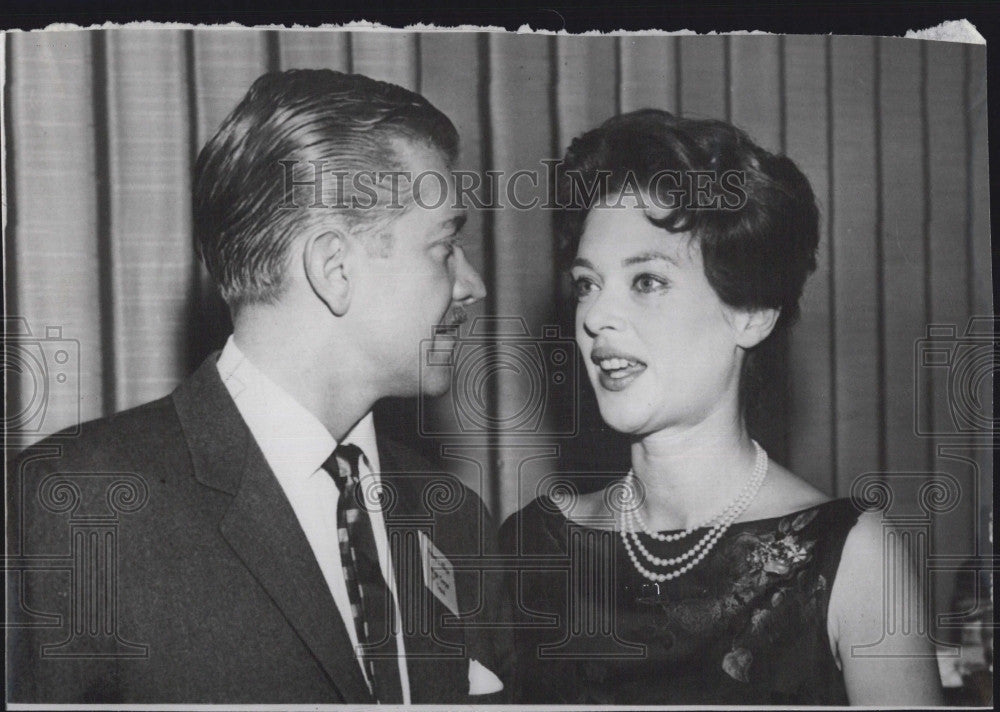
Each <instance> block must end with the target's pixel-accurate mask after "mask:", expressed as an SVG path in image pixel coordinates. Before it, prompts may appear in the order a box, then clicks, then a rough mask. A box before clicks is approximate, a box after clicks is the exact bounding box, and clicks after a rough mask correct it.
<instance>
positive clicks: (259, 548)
mask: <svg viewBox="0 0 1000 712" xmlns="http://www.w3.org/2000/svg"><path fill="white" fill-rule="evenodd" d="M216 359H217V355H216V354H213V355H212V356H210V357H209V358H208V360H206V362H205V363H204V364H203V365H202V366H201V368H199V369H198V371H197V372H196V373H195V374H194V375H193V376H192V378H191V379H189V380H188V381H187V382H185V383H184V384H183V385H182V386H181V387H180V388H178V389H177V391H175V393H174V404H175V407H176V408H177V412H178V416H179V418H180V420H181V424H182V427H183V429H184V432H185V437H186V438H187V440H188V447H189V449H190V451H191V458H192V462H193V463H194V468H195V477H196V479H198V481H199V482H201V483H202V484H205V485H207V486H209V487H212V488H214V489H218V490H221V491H224V492H228V493H230V494H232V495H233V501H232V504H231V505H230V507H229V510H228V511H227V512H226V514H225V516H224V517H223V518H222V521H221V522H220V525H219V529H220V532H221V533H222V536H223V537H224V538H225V539H226V541H227V542H228V543H229V545H230V546H231V547H232V548H233V551H235V552H236V554H237V556H238V557H239V558H240V560H241V561H242V562H243V563H244V565H245V566H246V567H247V568H248V569H249V570H250V572H251V573H252V574H253V576H254V577H255V578H256V579H257V581H258V582H260V585H261V586H262V587H263V588H264V590H266V591H267V593H268V595H269V596H270V597H271V598H272V600H273V601H274V602H275V604H276V605H277V606H278V608H279V609H280V610H281V611H282V613H283V614H284V616H285V618H286V619H287V620H288V622H289V624H290V625H291V626H292V628H293V629H294V630H295V632H296V633H297V634H298V636H299V637H300V638H301V640H302V641H303V643H305V645H306V646H308V648H309V649H310V651H311V652H312V653H313V655H314V656H315V657H316V659H317V660H318V661H319V663H320V665H321V666H322V668H323V670H324V671H325V672H326V674H327V675H328V676H329V678H330V680H331V681H332V683H333V685H334V686H335V687H336V689H337V691H338V692H339V694H340V696H341V698H342V699H343V700H344V701H345V702H374V700H373V698H372V697H371V694H370V693H369V691H368V687H367V685H366V684H365V681H364V678H363V677H362V675H361V669H360V668H359V666H358V662H357V659H356V657H355V655H354V650H353V648H352V646H351V640H350V637H349V636H348V634H347V630H346V628H345V627H344V623H343V619H342V618H341V616H340V614H339V612H338V611H337V606H336V604H335V603H334V600H333V596H332V595H331V594H330V590H329V588H328V587H327V585H326V580H325V579H324V578H323V574H322V571H321V570H320V568H319V564H318V563H317V562H316V558H315V556H314V555H313V553H312V548H311V547H310V546H309V541H308V540H307V539H306V536H305V534H304V533H303V531H302V528H301V527H300V526H299V522H298V519H297V518H296V516H295V512H294V510H293V509H292V506H291V504H290V503H289V502H288V499H287V498H286V497H285V493H284V491H283V490H282V489H281V485H280V484H279V483H278V480H277V478H276V477H275V476H274V473H273V472H272V471H271V469H270V467H268V465H267V462H266V460H265V459H264V456H263V454H262V453H261V452H260V448H258V447H257V445H256V442H255V441H254V440H253V437H252V436H251V435H250V432H249V429H248V428H247V427H246V424H245V423H244V422H243V419H242V417H241V416H240V414H239V411H238V410H237V409H236V405H235V404H234V403H233V401H232V399H231V398H230V396H229V392H228V391H227V390H226V388H225V385H223V383H222V379H221V378H220V377H219V375H218V370H217V368H216V365H215V362H216ZM246 625H253V621H246Z"/></svg>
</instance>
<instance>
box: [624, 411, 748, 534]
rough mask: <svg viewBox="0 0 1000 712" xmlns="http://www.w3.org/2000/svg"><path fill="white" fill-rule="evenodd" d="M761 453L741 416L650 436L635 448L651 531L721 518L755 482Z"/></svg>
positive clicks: (636, 468) (634, 463)
mask: <svg viewBox="0 0 1000 712" xmlns="http://www.w3.org/2000/svg"><path fill="white" fill-rule="evenodd" d="M755 458H756V452H755V449H754V446H753V442H752V440H751V439H750V436H749V435H748V434H747V432H746V429H745V428H744V427H743V424H742V422H741V421H740V420H739V419H738V418H734V419H732V421H731V422H730V423H728V424H726V423H711V422H702V423H699V424H698V425H697V426H696V427H693V428H688V429H685V430H683V431H680V430H675V429H666V430H662V431H659V432H656V433H651V434H649V435H647V436H645V437H644V438H642V439H641V440H638V441H637V442H635V443H634V444H633V445H632V470H633V472H634V473H635V476H636V478H637V479H638V480H639V481H640V483H641V491H642V497H643V506H642V509H641V510H640V512H641V513H642V516H643V518H644V519H645V520H646V523H647V525H648V526H649V528H650V529H652V530H669V529H686V528H688V527H692V526H696V525H698V524H702V523H704V522H705V521H706V520H708V519H711V518H712V517H714V516H715V515H717V514H719V513H720V512H722V510H724V509H725V508H726V507H727V506H728V505H729V504H731V503H732V502H733V501H734V500H735V499H736V498H737V497H738V496H739V494H740V492H741V490H742V489H743V487H744V485H746V483H747V481H748V480H749V479H750V477H751V474H752V472H753V468H754V462H755Z"/></svg>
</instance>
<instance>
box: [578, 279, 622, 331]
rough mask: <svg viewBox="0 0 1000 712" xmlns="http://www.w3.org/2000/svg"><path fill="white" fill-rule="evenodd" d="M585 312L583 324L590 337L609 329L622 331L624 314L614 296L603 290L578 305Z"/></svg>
mask: <svg viewBox="0 0 1000 712" xmlns="http://www.w3.org/2000/svg"><path fill="white" fill-rule="evenodd" d="M577 309H582V310H584V312H583V315H582V317H583V318H582V319H581V323H582V324H583V328H584V329H585V330H586V331H587V333H588V334H590V336H597V335H598V334H599V333H600V332H602V331H605V330H607V329H621V327H622V322H623V319H622V314H621V310H620V308H619V305H618V303H617V298H616V297H615V295H614V294H612V293H610V292H608V291H607V290H601V291H599V292H597V293H596V294H593V295H591V296H590V297H589V298H587V299H586V300H584V301H583V302H581V303H580V304H578V305H577Z"/></svg>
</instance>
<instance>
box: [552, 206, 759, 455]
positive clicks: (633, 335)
mask: <svg viewBox="0 0 1000 712" xmlns="http://www.w3.org/2000/svg"><path fill="white" fill-rule="evenodd" d="M611 202H613V201H611ZM623 203H624V204H625V205H626V206H627V207H620V208H612V207H607V208H595V209H593V210H591V211H590V214H589V215H588V217H587V220H586V223H585V224H584V231H583V235H582V237H581V239H580V246H579V249H578V251H577V256H576V260H575V261H574V264H573V268H572V277H573V282H574V287H575V292H576V298H577V308H576V340H577V344H578V345H579V347H580V351H581V353H582V355H583V359H584V363H585V364H586V368H587V373H588V375H589V376H590V381H591V383H592V384H593V386H594V391H595V392H596V394H597V401H598V404H599V406H600V410H601V416H602V417H603V418H604V420H605V422H606V423H607V424H608V425H610V426H611V427H612V428H614V429H615V430H618V431H621V432H624V433H630V434H633V435H646V434H649V433H652V432H658V431H662V430H665V429H667V428H680V429H684V428H686V427H693V426H696V425H697V424H699V423H701V422H703V421H705V420H706V419H707V418H709V417H710V416H711V415H713V414H715V415H722V416H725V415H727V413H725V412H723V411H725V410H726V409H730V410H731V413H730V415H732V416H733V417H735V416H736V408H737V403H738V399H737V392H738V385H739V368H740V359H741V353H740V346H739V344H738V343H737V341H738V340H739V322H740V319H739V318H738V313H737V311H736V310H734V309H732V308H731V307H728V306H727V305H725V304H723V303H722V301H721V300H720V299H719V297H718V296H717V295H716V293H715V291H714V290H713V289H712V287H711V285H710V284H709V283H708V279H707V278H706V277H705V269H704V265H703V263H702V258H701V250H700V249H699V244H698V241H697V240H694V239H691V238H690V236H689V235H687V234H684V233H680V234H677V233H670V232H667V231H666V230H664V229H662V228H659V227H656V226H655V225H653V224H652V223H651V222H650V221H649V220H648V219H647V217H646V214H645V213H644V212H643V210H642V209H640V208H639V207H636V204H635V201H634V200H633V201H632V202H631V203H628V202H625V201H623Z"/></svg>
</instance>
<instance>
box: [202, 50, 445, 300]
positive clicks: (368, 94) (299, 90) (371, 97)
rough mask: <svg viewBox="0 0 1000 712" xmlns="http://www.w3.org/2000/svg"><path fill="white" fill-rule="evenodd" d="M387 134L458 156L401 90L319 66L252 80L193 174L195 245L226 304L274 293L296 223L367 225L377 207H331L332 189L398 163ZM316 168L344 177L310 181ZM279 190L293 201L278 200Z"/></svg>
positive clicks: (423, 105)
mask: <svg viewBox="0 0 1000 712" xmlns="http://www.w3.org/2000/svg"><path fill="white" fill-rule="evenodd" d="M399 139H403V140H404V141H410V142H415V143H417V144H419V145H423V146H427V147H430V148H432V149H434V150H437V151H439V153H440V155H441V156H442V158H443V160H444V162H445V163H446V164H450V163H451V162H453V161H454V160H455V157H456V154H457V153H458V132H457V130H456V129H455V126H454V124H453V123H452V122H451V120H450V119H448V117H447V116H445V115H444V114H443V113H441V111H439V110H438V109H436V108H435V107H434V106H433V105H432V104H431V103H430V102H429V101H427V100H426V99H425V98H424V97H422V96H420V95H419V94H415V93H414V92H411V91H409V90H407V89H404V88H403V87H400V86H396V85H394V84H389V83H387V82H380V81H376V80H374V79H370V78H368V77H366V76H363V75H360V74H344V73H341V72H335V71H332V70H328V69H291V70H288V71H284V72H270V73H268V74H264V75H263V76H261V77H259V78H258V79H257V80H256V81H255V82H254V83H253V86H251V87H250V90H249V91H248V92H247V94H246V96H245V97H244V98H243V100H242V101H241V102H240V103H239V105H237V106H236V108H235V109H233V111H232V113H230V114H229V116H228V117H227V118H226V119H225V121H223V122H222V125H221V126H220V127H219V130H218V131H217V132H216V134H215V135H214V136H213V137H212V138H211V140H209V141H208V143H207V144H206V145H205V147H204V148H203V149H202V150H201V153H200V154H199V156H198V161H197V163H196V165H195V171H194V185H193V199H194V200H193V203H194V205H193V207H194V213H193V217H194V233H195V245H196V248H197V249H198V251H199V253H200V254H201V257H202V259H203V260H204V262H205V266H206V267H207V268H208V271H209V273H210V274H211V275H212V277H213V278H214V279H215V281H216V283H217V284H218V285H219V288H220V290H221V292H222V296H223V298H225V300H226V302H227V303H228V304H229V305H230V307H237V306H239V305H240V304H244V303H251V302H271V301H273V300H274V299H275V298H276V297H277V296H278V295H279V294H280V293H281V291H282V290H283V287H284V283H283V282H284V280H283V277H284V272H285V264H286V262H287V253H288V247H289V245H290V243H291V241H292V238H293V237H294V235H295V229H296V227H298V226H301V225H302V224H303V223H304V222H306V221H310V220H313V219H322V218H323V216H329V215H331V214H333V213H338V214H341V215H342V216H343V217H344V218H345V219H346V220H347V221H348V222H349V223H351V224H352V225H354V224H358V223H372V222H374V221H375V220H376V219H377V218H378V216H380V215H381V214H382V212H381V211H376V210H371V209H369V210H364V209H356V210H355V209H351V208H349V207H344V208H341V207H340V205H341V204H343V205H345V206H346V205H348V202H347V200H346V199H345V198H346V195H345V194H338V192H337V191H339V190H341V188H340V186H341V185H346V186H347V189H350V187H351V186H352V185H353V179H354V178H355V177H357V176H363V175H365V174H366V173H369V172H371V171H379V172H382V171H385V172H388V171H394V170H399V169H401V168H403V167H404V166H403V165H402V164H403V158H402V156H400V155H399V151H398V148H399V147H400V141H399ZM289 170H290V171H291V175H290V176H289V175H287V171H289ZM320 172H322V173H327V174H333V173H341V174H343V175H345V176H347V178H346V180H345V181H342V182H338V181H337V180H334V178H333V177H330V175H328V176H327V178H326V180H323V179H322V178H320V179H318V180H317V173H320ZM289 177H291V179H292V180H291V181H288V180H287V178H289ZM286 183H288V184H293V183H294V185H297V186H299V188H298V192H299V193H301V194H303V197H300V198H299V199H298V200H295V199H294V194H292V195H291V196H290V195H289V192H288V185H286ZM320 186H322V188H320ZM293 189H294V188H293ZM318 193H321V194H320V195H318ZM289 197H291V198H292V199H291V200H289ZM317 199H318V200H319V203H318V205H317V204H316V201H317ZM290 203H291V207H290V206H289V204H290Z"/></svg>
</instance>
